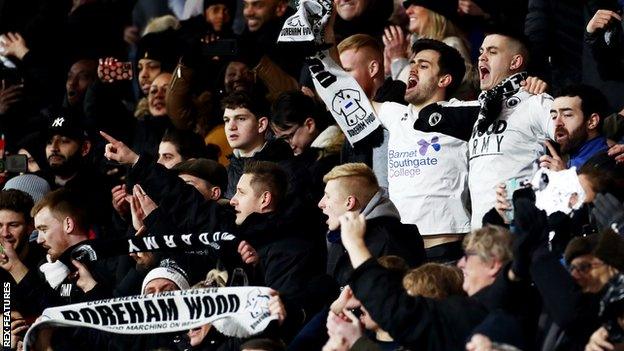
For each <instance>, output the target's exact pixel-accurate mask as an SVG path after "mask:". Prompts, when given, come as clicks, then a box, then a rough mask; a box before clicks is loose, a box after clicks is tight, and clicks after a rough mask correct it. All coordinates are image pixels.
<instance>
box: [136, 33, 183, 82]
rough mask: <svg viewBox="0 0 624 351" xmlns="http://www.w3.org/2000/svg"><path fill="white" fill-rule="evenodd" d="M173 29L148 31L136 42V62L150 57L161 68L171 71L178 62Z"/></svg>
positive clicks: (176, 41) (175, 36)
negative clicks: (158, 63)
mask: <svg viewBox="0 0 624 351" xmlns="http://www.w3.org/2000/svg"><path fill="white" fill-rule="evenodd" d="M177 39H178V38H177V35H176V32H175V30H174V29H171V28H170V29H167V30H165V31H162V32H154V33H148V34H146V35H145V36H143V37H142V38H141V40H139V43H138V44H137V62H138V60H140V59H150V60H154V61H158V62H160V67H161V70H162V71H164V72H169V73H172V72H173V69H174V68H175V66H176V64H177V63H178V51H179V48H178V40H177Z"/></svg>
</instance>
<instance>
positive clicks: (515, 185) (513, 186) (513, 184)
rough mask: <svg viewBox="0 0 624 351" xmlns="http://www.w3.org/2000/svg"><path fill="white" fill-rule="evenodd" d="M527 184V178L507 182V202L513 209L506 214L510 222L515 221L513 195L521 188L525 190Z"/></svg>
mask: <svg viewBox="0 0 624 351" xmlns="http://www.w3.org/2000/svg"><path fill="white" fill-rule="evenodd" d="M526 183H527V180H526V179H525V178H512V179H509V180H507V181H506V182H505V190H506V191H507V201H509V203H510V204H511V209H510V210H507V212H506V214H507V219H508V220H509V222H511V221H513V220H514V208H513V193H514V192H515V191H516V190H518V189H520V188H524V186H525V184H526Z"/></svg>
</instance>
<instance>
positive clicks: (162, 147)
mask: <svg viewBox="0 0 624 351" xmlns="http://www.w3.org/2000/svg"><path fill="white" fill-rule="evenodd" d="M207 154H208V150H207V148H206V145H205V144H204V142H203V140H202V138H201V137H200V136H199V135H197V134H195V133H194V132H192V131H190V130H188V131H187V130H179V129H175V128H169V129H167V130H166V131H165V134H164V135H163V137H162V139H161V140H160V144H159V145H158V161H157V162H158V163H160V164H161V165H163V166H165V167H167V168H171V167H173V166H175V165H177V164H178V163H180V162H183V161H186V160H190V159H195V158H202V157H207Z"/></svg>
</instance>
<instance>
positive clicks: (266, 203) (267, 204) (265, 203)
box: [260, 191, 273, 213]
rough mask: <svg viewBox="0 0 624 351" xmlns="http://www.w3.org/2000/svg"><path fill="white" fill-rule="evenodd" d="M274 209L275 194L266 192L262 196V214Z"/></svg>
mask: <svg viewBox="0 0 624 351" xmlns="http://www.w3.org/2000/svg"><path fill="white" fill-rule="evenodd" d="M272 207H273V194H271V192H269V191H265V192H263V193H262V195H260V212H261V213H264V212H265V211H268V210H271V209H272Z"/></svg>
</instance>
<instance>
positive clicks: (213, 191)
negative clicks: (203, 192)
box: [210, 186, 221, 200]
mask: <svg viewBox="0 0 624 351" xmlns="http://www.w3.org/2000/svg"><path fill="white" fill-rule="evenodd" d="M220 198H221V188H219V187H218V186H213V187H212V188H210V199H211V200H219V199H220Z"/></svg>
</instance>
